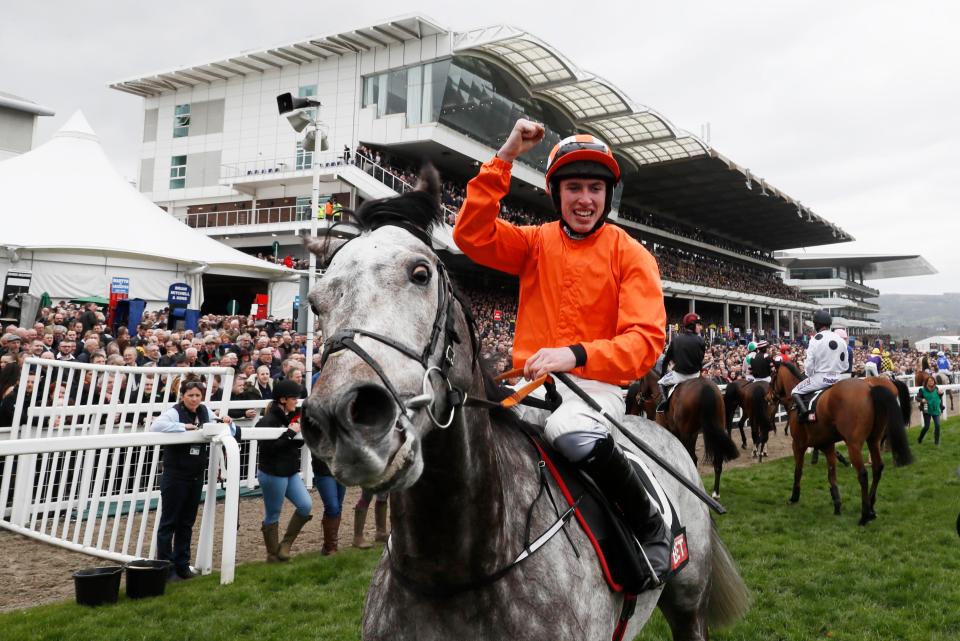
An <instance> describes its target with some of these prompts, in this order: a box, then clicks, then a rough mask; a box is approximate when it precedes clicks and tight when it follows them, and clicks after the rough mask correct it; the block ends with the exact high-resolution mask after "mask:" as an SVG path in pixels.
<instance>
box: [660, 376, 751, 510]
mask: <svg viewBox="0 0 960 641" xmlns="http://www.w3.org/2000/svg"><path fill="white" fill-rule="evenodd" d="M724 418H725V415H724V411H723V395H722V394H720V388H719V387H717V384H716V383H714V382H713V381H711V380H709V379H706V378H692V379H690V380H686V381H683V382H682V383H680V384H679V385H677V387H676V389H674V391H673V394H671V396H670V404H669V406H668V407H667V411H666V412H660V413H659V414H657V422H658V423H660V425H663V426H664V427H665V428H667V429H668V430H670V432H671V433H672V434H673V435H674V436H676V437H677V438H678V439H680V442H681V443H683V446H684V447H685V448H687V453H688V454H690V458H692V459H693V462H694V463H696V462H697V452H696V449H697V434H699V433H700V432H703V450H704V452H705V454H706V455H705V456H704V459H705V460H706V461H708V462H709V461H712V462H713V497H714V498H718V497H719V496H720V474H721V473H722V472H723V463H724V461H731V460H733V459H735V458H737V457H738V456H740V451H739V450H737V446H736V445H734V443H733V441H732V440H730V436H729V435H728V434H727V433H726V431H725V430H724V428H723V425H724V422H723V421H724Z"/></svg>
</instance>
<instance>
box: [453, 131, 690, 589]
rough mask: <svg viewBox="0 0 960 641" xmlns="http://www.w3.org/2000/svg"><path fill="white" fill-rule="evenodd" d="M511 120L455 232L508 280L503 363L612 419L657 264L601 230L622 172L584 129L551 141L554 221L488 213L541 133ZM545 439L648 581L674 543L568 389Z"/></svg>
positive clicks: (647, 316)
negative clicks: (607, 516) (573, 386)
mask: <svg viewBox="0 0 960 641" xmlns="http://www.w3.org/2000/svg"><path fill="white" fill-rule="evenodd" d="M544 133H545V132H544V128H543V125H540V124H538V123H535V122H531V121H529V120H525V119H520V120H518V121H517V123H516V124H515V125H514V127H513V130H512V131H511V132H510V135H509V136H508V137H507V140H506V141H505V142H504V143H503V146H502V147H500V150H499V151H498V152H497V154H496V156H495V157H494V158H493V159H492V160H489V161H487V162H486V163H484V165H483V166H482V167H481V168H480V172H479V173H478V174H477V176H476V177H475V178H473V180H471V181H470V182H469V184H468V185H467V197H466V200H465V201H464V203H463V206H462V207H461V209H460V213H459V215H458V216H457V221H456V225H455V227H454V230H453V239H454V241H455V242H456V244H457V246H458V247H459V248H460V249H461V250H462V251H463V253H464V254H466V255H467V256H468V257H469V258H470V259H472V260H474V261H476V262H477V263H479V264H481V265H485V266H487V267H491V268H493V269H498V270H500V271H504V272H507V273H509V274H513V275H515V276H518V277H519V279H520V301H521V304H520V309H519V310H518V314H517V324H516V334H515V338H514V347H513V362H514V366H516V367H523V369H524V376H525V377H526V378H527V379H528V380H533V379H536V378H538V377H540V376H542V375H544V374H549V373H551V372H570V374H571V378H572V379H573V380H574V381H575V382H576V383H577V384H578V385H579V386H580V387H582V388H583V389H584V390H585V391H586V392H587V393H588V394H590V395H591V396H592V397H593V398H594V399H595V400H596V401H597V402H598V403H599V404H600V405H601V406H603V408H604V410H605V411H606V412H607V413H609V414H610V416H612V417H614V418H618V419H622V418H623V416H624V414H625V411H626V407H625V405H624V402H623V396H622V393H621V389H620V386H621V385H626V384H628V383H629V382H630V381H633V380H636V379H638V378H641V377H642V376H643V375H644V374H646V373H647V372H648V371H649V370H650V368H651V367H652V366H653V364H654V362H655V361H656V360H657V356H658V355H659V354H660V352H661V351H662V350H663V341H664V328H665V327H666V324H667V319H666V311H665V310H664V306H663V290H662V288H661V285H660V272H659V270H658V268H657V263H656V260H655V259H654V258H653V256H651V255H650V253H649V252H648V251H647V250H646V249H645V248H644V247H643V245H641V244H640V243H639V242H637V241H636V240H634V239H633V238H632V237H630V235H628V234H627V233H626V232H625V231H623V230H622V229H621V228H620V227H617V226H615V225H607V224H606V220H607V215H608V214H609V213H610V207H611V202H612V198H613V189H614V187H615V186H616V185H617V183H618V182H620V167H619V165H618V164H617V161H616V159H615V158H614V157H613V153H612V152H611V151H610V147H609V146H607V145H606V144H605V143H604V142H603V141H601V140H599V139H597V138H595V137H593V136H591V135H584V134H580V135H576V136H570V137H568V138H565V139H563V140H561V141H560V143H559V144H557V145H556V146H555V147H554V148H553V150H552V151H551V152H550V155H549V158H548V160H547V170H546V191H547V193H548V194H549V195H550V197H551V198H552V200H553V203H554V207H555V208H556V210H557V214H558V217H559V220H558V221H554V222H550V223H546V224H544V225H540V226H536V227H534V226H524V227H518V226H515V225H512V224H511V223H509V222H507V221H505V220H503V219H500V218H498V214H499V212H500V200H501V199H502V198H504V197H505V196H506V195H507V193H508V192H509V190H510V174H511V170H512V168H513V161H514V160H515V159H516V158H517V157H518V156H520V155H521V154H523V153H525V152H527V151H529V150H531V149H533V147H535V146H536V145H537V144H538V143H539V142H540V141H541V140H543V136H544ZM557 391H558V392H559V393H560V395H561V397H562V399H563V402H562V404H561V405H560V406H559V408H558V409H557V410H556V411H554V412H553V414H551V415H550V417H549V418H548V419H547V420H546V424H545V430H544V436H545V438H546V439H547V441H549V442H550V444H551V445H553V447H554V448H556V449H557V450H558V451H559V452H560V453H561V454H562V455H563V456H565V457H566V458H567V459H568V460H569V461H571V462H572V463H573V464H575V465H577V466H578V467H579V468H580V469H582V470H584V471H585V472H586V473H587V474H589V475H590V477H591V478H592V479H593V480H594V482H596V484H597V485H598V486H599V487H600V489H601V490H602V491H603V492H604V494H606V496H607V497H609V498H610V499H611V502H612V503H615V504H616V505H617V506H619V508H620V509H621V510H622V511H623V513H624V517H625V518H626V520H627V522H628V523H629V524H630V526H631V528H632V529H633V531H634V534H635V536H636V537H637V539H638V540H639V541H640V542H641V543H642V544H643V547H644V550H645V552H646V553H647V557H648V559H649V561H650V563H651V565H652V566H653V570H654V572H655V573H656V575H657V579H656V580H653V581H652V583H651V585H657V584H658V583H659V579H660V577H662V576H663V575H664V574H665V573H666V572H668V571H669V569H670V555H671V549H672V541H671V540H670V533H669V531H668V528H667V527H666V524H665V522H664V519H663V517H662V516H661V514H660V511H659V510H658V509H657V507H656V506H655V505H654V503H653V502H652V501H651V500H650V497H649V496H648V495H647V491H646V490H645V489H644V487H643V484H642V482H641V481H640V478H639V477H638V476H637V473H636V471H635V470H634V467H633V464H632V463H631V462H630V461H629V460H628V459H627V457H626V456H625V455H624V453H623V450H621V449H620V447H619V446H618V445H617V444H616V441H614V439H613V436H612V435H611V434H610V426H609V425H608V423H607V421H606V419H604V418H603V416H602V415H601V414H600V413H599V412H596V411H594V410H593V409H591V408H590V406H588V405H587V404H586V403H585V402H584V401H583V400H582V399H580V398H579V397H578V396H577V395H576V394H574V393H573V392H572V391H571V390H569V389H567V388H566V386H562V385H561V386H559V388H558V390H557Z"/></svg>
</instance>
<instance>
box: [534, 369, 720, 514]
mask: <svg viewBox="0 0 960 641" xmlns="http://www.w3.org/2000/svg"><path fill="white" fill-rule="evenodd" d="M550 375H551V376H554V377H556V378H558V379H560V380H561V381H562V382H563V384H564V385H566V386H567V387H569V388H570V390H571V391H572V392H573V393H574V394H576V395H577V396H579V397H580V398H581V399H583V402H584V403H586V404H587V405H589V406H590V407H591V408H592V409H594V410H596V411H598V412H600V414H602V415H603V417H604V418H605V419H607V420H608V421H610V422H611V423H613V424H614V425H616V426H617V429H619V430H620V432H621V433H623V435H624V436H626V437H627V438H628V439H629V440H630V442H631V443H633V444H634V445H636V446H637V449H639V450H640V451H641V452H643V453H644V454H646V455H647V456H649V457H650V459H651V460H653V462H654V463H656V464H657V465H659V466H660V467H661V468H663V469H664V470H666V472H667V473H668V474H670V476H672V477H673V478H675V479H677V480H678V481H679V482H680V484H681V485H683V486H684V487H685V488H687V489H688V490H690V491H691V492H693V494H694V496H696V497H697V498H698V499H700V500H701V501H703V502H704V503H706V504H707V507H709V508H710V509H711V510H713V511H714V512H716V513H717V514H726V513H727V508H725V507H723V506H722V505H721V504H720V502H719V501H717V500H716V499H714V498H713V497H712V496H710V495H709V494H707V493H706V491H704V489H703V488H701V487H697V486H696V485H695V484H694V483H692V482H691V481H690V480H689V479H687V478H686V477H685V476H683V475H682V474H680V472H678V471H677V470H675V469H674V468H673V466H672V465H670V464H669V463H667V462H666V461H664V460H663V459H662V458H661V457H660V455H659V454H657V453H656V452H654V451H653V450H652V449H651V448H650V446H648V445H647V444H646V443H644V442H643V441H641V440H640V439H639V438H637V437H636V436H635V435H633V434H632V433H631V432H630V430H628V429H627V428H626V427H624V426H623V424H622V423H620V422H619V421H618V420H617V419H615V418H613V417H612V416H610V415H609V414H608V413H607V412H605V411H603V408H602V407H601V406H600V403H598V402H597V401H595V400H594V399H593V398H591V397H590V395H589V394H587V393H586V392H584V391H583V389H581V387H580V386H579V385H577V384H576V383H574V382H573V381H572V380H570V377H569V376H568V375H567V374H566V373H564V372H551V374H550Z"/></svg>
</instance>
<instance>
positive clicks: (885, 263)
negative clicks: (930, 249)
mask: <svg viewBox="0 0 960 641" xmlns="http://www.w3.org/2000/svg"><path fill="white" fill-rule="evenodd" d="M776 259H777V261H778V262H779V263H780V264H781V265H783V266H784V267H791V268H794V269H802V268H813V267H847V268H852V269H856V270H858V271H861V272H863V279H864V280H880V279H883V278H905V277H908V276H929V275H931V274H936V273H937V270H936V268H935V267H934V266H933V265H931V264H930V263H929V262H928V261H927V259H926V258H924V257H923V256H921V255H919V254H809V253H804V254H779V255H777V256H776Z"/></svg>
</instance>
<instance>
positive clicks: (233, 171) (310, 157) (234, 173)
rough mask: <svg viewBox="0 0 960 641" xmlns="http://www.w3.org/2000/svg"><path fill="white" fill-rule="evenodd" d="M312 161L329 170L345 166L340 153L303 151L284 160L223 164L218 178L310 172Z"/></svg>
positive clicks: (273, 159)
mask: <svg viewBox="0 0 960 641" xmlns="http://www.w3.org/2000/svg"><path fill="white" fill-rule="evenodd" d="M314 161H316V162H317V163H319V165H320V167H323V168H328V167H329V168H331V169H332V168H336V167H339V166H340V165H344V164H347V163H346V161H344V159H343V154H342V153H337V152H327V153H321V154H317V153H314V152H312V151H305V152H303V153H302V154H298V155H296V156H288V157H285V158H258V159H257V160H245V161H242V162H237V163H230V164H224V165H221V166H220V178H221V179H228V178H247V177H251V178H255V177H257V176H272V175H276V174H289V173H291V172H298V171H305V172H312V171H313V163H314Z"/></svg>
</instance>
